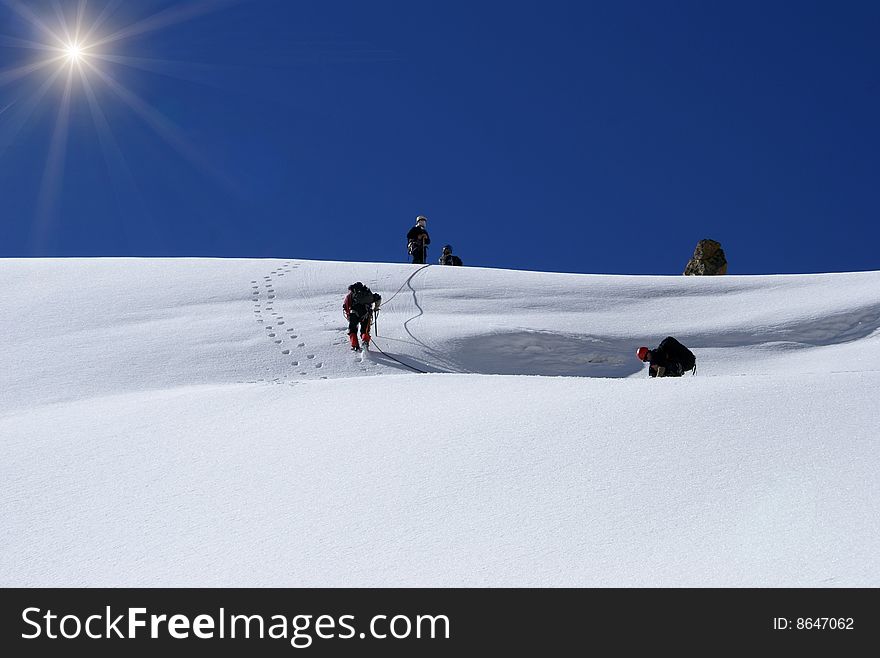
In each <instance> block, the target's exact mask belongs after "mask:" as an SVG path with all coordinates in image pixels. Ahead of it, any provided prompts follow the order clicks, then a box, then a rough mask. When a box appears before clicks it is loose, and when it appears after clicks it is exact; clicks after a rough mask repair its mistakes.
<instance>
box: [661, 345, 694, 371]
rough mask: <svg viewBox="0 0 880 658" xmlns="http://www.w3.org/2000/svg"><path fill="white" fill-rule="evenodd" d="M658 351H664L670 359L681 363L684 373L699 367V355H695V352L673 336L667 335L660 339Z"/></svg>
mask: <svg viewBox="0 0 880 658" xmlns="http://www.w3.org/2000/svg"><path fill="white" fill-rule="evenodd" d="M657 351H658V352H662V353H664V354H665V355H666V356H667V358H669V360H670V361H677V362H678V363H680V364H681V371H682V373H685V372H687V371H688V370H694V368H696V367H697V357H695V356H694V353H693V352H691V351H690V350H689V349H688V348H686V347H685V346H684V345H682V344H681V343H679V342H678V341H677V340H676V339H675V338H673V337H672V336H667V337H666V338H664V339H663V340H662V341H660V345H659V346H658V347H657Z"/></svg>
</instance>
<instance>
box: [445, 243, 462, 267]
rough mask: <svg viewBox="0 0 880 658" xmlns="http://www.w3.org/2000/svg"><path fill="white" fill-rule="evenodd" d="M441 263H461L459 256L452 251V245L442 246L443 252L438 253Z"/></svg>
mask: <svg viewBox="0 0 880 658" xmlns="http://www.w3.org/2000/svg"><path fill="white" fill-rule="evenodd" d="M440 264H441V265H461V258H459V257H458V256H456V255H454V254H453V253H452V245H446V246H445V247H443V253H442V254H441V255H440Z"/></svg>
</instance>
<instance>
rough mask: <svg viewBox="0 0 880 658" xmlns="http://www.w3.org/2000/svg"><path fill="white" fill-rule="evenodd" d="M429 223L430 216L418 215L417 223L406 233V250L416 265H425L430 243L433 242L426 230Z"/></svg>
mask: <svg viewBox="0 0 880 658" xmlns="http://www.w3.org/2000/svg"><path fill="white" fill-rule="evenodd" d="M427 224H428V218H427V217H425V216H424V215H419V216H418V217H416V225H415V226H413V227H412V228H411V229H410V230H409V233H407V234H406V250H407V251H408V252H409V255H410V256H412V262H413V264H414V265H424V264H425V262H426V260H427V257H428V245H429V244H431V237H430V236H429V235H428V231H427V230H425V226H426V225H427Z"/></svg>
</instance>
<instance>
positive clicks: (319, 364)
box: [315, 361, 324, 368]
mask: <svg viewBox="0 0 880 658" xmlns="http://www.w3.org/2000/svg"><path fill="white" fill-rule="evenodd" d="M315 367H316V368H323V367H324V364H323V363H321V362H320V361H319V362H318V363H316V364H315Z"/></svg>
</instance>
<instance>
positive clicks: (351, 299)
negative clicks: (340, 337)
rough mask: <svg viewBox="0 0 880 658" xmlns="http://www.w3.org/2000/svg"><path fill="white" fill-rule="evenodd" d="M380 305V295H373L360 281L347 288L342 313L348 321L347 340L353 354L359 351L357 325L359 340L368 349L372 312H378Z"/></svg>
mask: <svg viewBox="0 0 880 658" xmlns="http://www.w3.org/2000/svg"><path fill="white" fill-rule="evenodd" d="M381 303H382V297H381V295H377V294H375V293H374V292H373V291H372V290H370V289H369V288H367V286H365V285H364V284H363V283H361V282H360V281H358V282H356V283H352V284H351V285H350V286H349V287H348V294H347V295H346V296H345V301H343V302H342V312H343V313H344V314H345V319H346V320H348V339H349V341H350V342H351V349H352V350H354V351H355V352H360V351H361V346H360V345H359V344H358V324H360V326H361V340H362V341H363V343H364V347H365V348H369V347H370V326H371V325H372V323H373V312H374V311H378V310H379V305H380V304H381Z"/></svg>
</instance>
